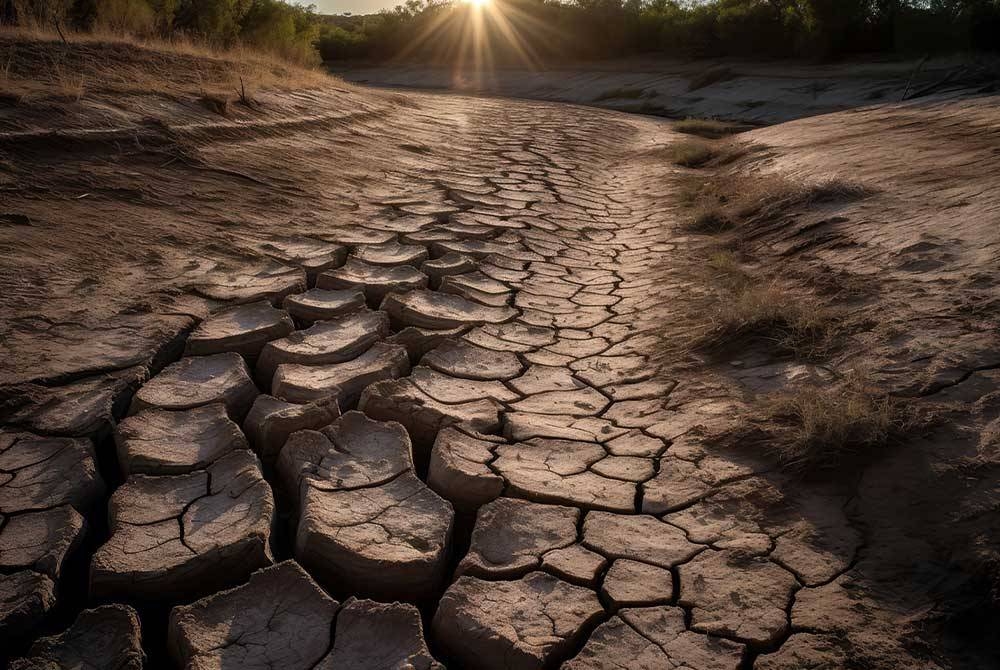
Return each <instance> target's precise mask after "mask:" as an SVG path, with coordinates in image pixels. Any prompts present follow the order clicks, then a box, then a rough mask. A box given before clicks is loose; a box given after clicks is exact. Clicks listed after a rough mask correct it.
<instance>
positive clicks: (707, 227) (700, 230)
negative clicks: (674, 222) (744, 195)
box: [681, 209, 736, 235]
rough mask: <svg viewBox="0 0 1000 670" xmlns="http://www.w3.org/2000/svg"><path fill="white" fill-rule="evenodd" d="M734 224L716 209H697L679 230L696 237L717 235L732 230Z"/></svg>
mask: <svg viewBox="0 0 1000 670" xmlns="http://www.w3.org/2000/svg"><path fill="white" fill-rule="evenodd" d="M735 226H736V224H735V223H734V222H733V220H732V219H731V218H729V217H728V216H726V215H725V214H724V213H723V212H721V211H720V210H718V209H699V210H698V211H697V213H696V214H695V215H694V216H693V217H692V218H691V219H690V220H689V221H687V222H686V223H684V224H683V225H682V226H681V228H682V229H683V230H684V231H686V232H689V233H696V234H698V235H719V234H721V233H725V232H728V231H730V230H732V229H733V228H734V227H735Z"/></svg>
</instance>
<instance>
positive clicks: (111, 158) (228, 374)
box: [0, 87, 986, 670]
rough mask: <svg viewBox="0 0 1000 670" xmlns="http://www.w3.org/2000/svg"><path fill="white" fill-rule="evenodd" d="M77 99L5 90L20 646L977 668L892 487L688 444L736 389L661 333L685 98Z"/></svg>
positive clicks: (506, 661)
mask: <svg viewBox="0 0 1000 670" xmlns="http://www.w3.org/2000/svg"><path fill="white" fill-rule="evenodd" d="M95 100H96V101H91V102H87V101H83V102H79V103H75V104H77V105H79V108H78V109H76V110H74V114H75V116H74V118H75V119H77V121H75V122H74V123H76V124H77V125H79V126H80V128H76V129H73V128H69V129H66V128H63V130H62V132H63V135H61V137H65V138H66V139H65V141H64V142H62V143H60V142H56V140H55V136H54V135H52V134H47V133H49V130H50V129H49V128H48V127H47V126H46V117H45V116H44V114H43V113H42V112H41V111H37V112H31V113H28V112H25V114H24V115H23V116H21V117H12V116H11V115H9V114H7V113H5V116H4V117H3V119H2V122H3V128H4V130H5V135H4V138H5V139H4V144H3V152H4V154H3V156H4V162H3V167H2V180H3V186H4V191H5V202H4V204H3V212H4V213H6V214H17V215H19V216H20V217H24V218H16V217H13V218H12V217H8V218H6V219H4V221H6V222H5V223H2V224H0V249H2V251H0V263H2V266H0V278H2V281H3V287H4V290H3V295H2V296H0V305H2V309H3V312H4V322H3V326H2V339H0V359H2V360H3V365H2V372H0V387H2V400H3V407H2V409H3V415H2V418H3V422H4V424H5V425H4V427H3V428H2V432H0V639H2V640H3V644H2V645H0V657H2V656H4V655H9V656H10V657H11V658H14V657H22V656H23V657H25V658H23V659H22V660H18V661H15V662H14V663H13V664H12V666H11V667H16V668H22V667H24V668H27V667H50V666H49V665H42V664H44V663H46V662H49V663H52V664H53V665H52V667H77V666H73V665H69V664H71V663H72V662H73V661H72V660H67V661H60V660H58V659H73V658H77V657H79V656H80V654H84V655H85V656H88V657H89V658H87V662H88V663H90V665H88V666H87V667H101V668H104V667H107V668H111V667H114V668H138V667H142V664H143V662H145V664H146V666H147V667H178V668H180V667H186V668H198V669H203V668H204V669H208V668H218V669H227V670H235V669H236V668H271V669H274V670H279V669H280V670H297V669H299V668H301V669H308V668H316V669H320V668H372V669H374V668H380V669H384V668H399V669H403V668H408V669H412V668H418V669H429V668H440V667H443V666H444V665H446V666H447V667H449V668H453V669H456V670H457V669H460V668H465V669H470V670H471V669H476V670H479V669H483V670H490V669H494V668H496V669H498V670H520V669H524V670H533V669H537V670H541V669H543V668H556V667H565V668H568V669H569V668H572V669H573V670H581V669H594V670H596V669H601V670H604V669H624V668H629V669H633V668H642V669H650V670H653V669H656V670H660V669H664V668H678V669H681V668H683V669H685V670H716V669H718V670H723V669H728V670H739V669H746V668H752V667H756V668H767V669H779V668H780V669H785V670H800V669H802V668H817V669H818V668H842V667H843V668H847V667H851V668H858V667H861V668H902V667H907V668H927V669H930V668H943V667H960V666H958V665H954V666H953V665H952V663H953V661H954V659H955V658H965V657H964V656H962V654H961V651H962V650H959V651H956V650H955V649H954V648H951V647H947V646H946V645H945V644H944V643H943V642H940V640H941V639H943V637H941V638H938V637H935V635H936V633H934V632H931V633H927V637H924V638H923V639H920V636H919V635H918V632H919V631H920V630H922V628H921V621H922V619H921V610H920V608H921V607H924V606H926V604H927V602H929V601H928V599H927V598H928V596H926V595H924V596H922V597H924V598H925V599H924V600H923V601H920V600H919V598H918V599H917V601H916V602H913V598H911V599H910V600H907V599H906V598H902V597H901V596H900V593H902V592H903V591H905V589H903V588H902V587H900V586H899V577H900V575H899V574H898V573H896V574H895V575H894V578H895V579H896V581H893V580H892V579H890V578H888V577H886V576H885V573H887V572H888V571H889V570H888V568H885V566H887V565H890V564H889V563H887V562H885V561H883V560H882V559H881V557H880V554H879V553H878V552H867V551H866V550H867V548H868V547H869V546H870V544H871V529H870V528H868V527H866V526H865V524H863V523H859V522H858V520H857V517H856V514H855V513H854V510H855V509H856V507H857V502H858V501H857V497H858V496H862V497H863V496H866V495H867V496H880V495H884V496H889V497H891V495H892V493H891V492H880V491H879V490H878V480H873V482H872V483H871V486H870V487H869V488H868V489H865V490H864V491H863V492H862V493H861V494H858V496H856V495H855V494H853V493H851V492H845V491H843V490H841V489H839V488H837V487H832V486H831V487H823V486H817V485H805V484H802V483H801V482H799V481H798V480H796V479H794V478H791V477H789V476H787V475H785V474H782V473H781V472H778V471H776V470H775V468H774V466H773V464H771V463H769V462H768V461H765V460H759V459H755V458H754V457H753V455H752V454H751V453H742V452H739V451H736V452H729V451H720V450H713V449H711V448H709V447H707V446H705V445H703V444H702V443H701V442H700V440H699V439H698V437H699V435H700V434H701V430H702V428H703V427H704V426H706V425H709V426H710V425H714V424H716V423H718V422H720V421H726V420H730V419H732V418H734V415H735V412H736V407H737V402H738V397H737V395H736V394H734V393H733V392H732V390H731V387H730V386H728V385H727V384H726V383H724V382H721V381H719V380H718V379H717V377H716V373H715V372H713V371H710V370H700V371H699V370H692V368H691V367H690V366H680V365H675V363H678V362H677V361H670V360H666V361H665V360H664V358H663V351H664V350H665V349H664V347H663V346H662V338H663V337H664V335H666V336H667V337H669V335H670V332H671V327H672V323H673V322H674V321H675V320H676V319H677V318H678V315H677V313H676V312H675V311H674V310H673V309H672V305H676V304H679V303H680V302H683V301H684V300H685V299H686V296H688V295H689V294H690V292H691V291H692V290H696V289H693V288H692V284H691V283H690V281H688V280H686V279H685V278H684V277H683V272H682V270H683V267H684V265H685V263H686V260H685V259H686V258H687V257H688V256H689V255H690V254H691V251H692V249H693V245H695V244H696V241H695V240H693V239H692V238H690V237H687V236H685V235H684V234H682V233H681V232H679V231H678V228H677V220H678V213H677V211H676V208H675V206H674V204H673V200H672V199H671V198H670V197H669V191H670V189H671V188H673V186H672V183H673V181H672V180H673V178H674V176H675V174H676V168H674V167H673V166H670V165H666V164H664V162H663V161H662V160H656V159H655V158H654V157H653V156H652V155H651V154H650V150H651V149H654V148H657V147H661V146H663V145H665V144H669V143H671V142H676V141H678V137H679V136H678V135H676V134H675V133H674V132H673V131H672V130H670V127H669V124H666V123H664V122H662V121H660V120H655V119H647V118H642V117H633V116H627V115H624V114H618V113H613V112H607V111H601V110H596V109H587V108H582V107H575V106H568V105H562V104H558V103H543V102H529V101H511V100H502V99H485V98H474V97H462V96H458V95H443V94H442V95H435V94H418V93H407V94H384V93H375V92H366V91H362V90H358V89H354V88H346V87H345V88H340V89H334V90H331V91H327V92H316V93H309V92H302V93H296V94H283V95H273V96H262V105H263V108H262V109H263V110H266V111H261V110H257V111H254V112H252V113H251V112H240V113H239V114H240V115H241V116H240V117H239V118H237V119H235V120H233V119H229V120H220V119H219V118H218V117H213V116H212V115H211V114H209V113H207V112H205V111H204V110H202V109H200V108H198V107H197V106H196V105H193V104H188V103H183V102H177V101H171V102H164V101H162V100H159V99H157V98H155V97H154V96H147V97H143V96H133V97H131V98H127V99H125V100H121V101H119V106H118V108H117V109H115V110H114V111H111V109H110V108H103V109H102V108H101V104H102V103H100V102H99V100H100V99H99V98H95ZM156 105H162V107H161V108H160V111H159V112H158V113H157V116H158V117H159V118H160V119H161V121H160V122H159V123H158V124H150V123H149V122H148V119H147V116H148V115H149V114H152V113H153V110H154V108H155V107H156ZM32 115H33V116H32ZM290 119H291V120H290ZM88 123H89V124H90V127H92V128H96V129H99V130H102V131H103V132H104V136H105V137H110V138H112V139H111V140H107V139H97V140H94V139H92V138H88V137H84V136H83V133H82V132H80V133H77V134H74V130H76V131H82V129H86V128H85V126H86V124H88ZM66 133H68V134H66ZM15 221H17V222H20V223H14V222H15ZM25 222H27V223H25ZM672 259H676V263H673V262H672ZM665 266H667V269H666V270H665V269H664V268H665ZM671 267H673V268H674V269H671ZM126 417H127V418H126ZM984 495H986V494H985V492H984ZM882 499H883V500H884V499H885V498H882ZM852 504H853V505H854V507H852ZM909 540H910V541H913V538H912V537H910V538H909ZM883 568H884V569H883ZM880 570H881V571H880ZM914 579H918V578H917V577H914ZM907 593H909V592H907ZM920 593H923V592H922V591H921V592H920ZM392 603H396V604H392ZM81 611H82V613H81ZM136 613H138V616H137V614H136ZM140 621H141V636H140ZM140 637H141V642H140ZM81 645H84V647H81ZM81 648H85V649H86V651H83V652H81V651H80V650H81ZM143 653H145V661H143ZM53 658H55V659H57V660H55V661H52V660H51V659H53ZM33 663H35V664H33ZM61 663H64V664H61ZM961 667H974V666H973V665H965V666H961ZM983 667H986V666H985V665H984V666H983Z"/></svg>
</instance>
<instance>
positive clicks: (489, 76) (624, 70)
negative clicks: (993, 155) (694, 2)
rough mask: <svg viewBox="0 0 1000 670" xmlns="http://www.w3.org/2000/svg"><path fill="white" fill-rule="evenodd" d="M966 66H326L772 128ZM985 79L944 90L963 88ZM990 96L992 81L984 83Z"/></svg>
mask: <svg viewBox="0 0 1000 670" xmlns="http://www.w3.org/2000/svg"><path fill="white" fill-rule="evenodd" d="M964 63H965V62H964V61H963V60H962V59H960V58H937V59H931V60H928V61H925V62H923V63H920V62H919V61H906V60H903V61H886V62H881V63H870V62H853V63H852V62H848V63H840V64H824V65H815V64H808V63H788V62H761V63H752V62H745V61H727V60H719V61H693V62H692V61H683V62H681V61H669V60H667V61H663V60H659V61H643V60H635V61H628V60H626V61H613V62H597V63H582V64H579V65H568V66H565V67H558V68H543V69H538V70H527V69H524V70H519V69H514V68H511V69H501V70H497V71H496V72H485V73H484V72H466V71H462V70H454V69H448V68H443V67H433V66H423V65H397V64H393V65H390V66H384V67H382V66H364V65H339V64H334V65H332V66H331V67H332V69H333V71H334V72H335V73H336V74H337V75H338V76H341V77H343V78H344V79H345V80H347V81H352V82H356V83H362V84H368V85H373V86H384V87H401V88H425V89H426V88H430V89H444V90H452V91H461V92H465V93H484V94H489V95H500V96H505V97H514V98H529V99H535V100H557V101H561V102H573V103H579V104H584V105H596V106H598V107H606V108H608V109H618V110H622V111H628V112H638V113H642V114H651V115H656V116H666V117H670V118H685V117H693V118H719V119H726V120H732V121H742V122H748V123H759V124H773V123H783V122H785V121H791V120H794V119H800V118H803V117H806V116H814V115H817V114H827V113H830V112H836V111H840V110H847V109H855V108H858V107H865V106H869V105H880V104H884V103H892V102H898V101H900V100H902V99H903V97H904V96H910V95H912V94H913V93H915V92H917V91H920V90H922V89H923V88H925V87H927V86H931V85H933V84H935V83H937V82H940V81H941V80H942V79H944V78H945V77H946V76H947V75H948V74H949V72H951V71H952V70H953V69H954V68H956V67H957V66H959V65H962V64H964ZM990 86H991V84H990V83H989V82H982V83H979V84H970V83H969V82H964V83H963V82H962V81H961V80H958V81H954V82H953V83H952V84H950V85H948V86H946V87H945V89H946V90H949V91H963V92H970V91H975V90H978V89H981V88H984V87H986V88H989V87H990ZM992 86H993V87H994V88H993V90H995V83H993V84H992Z"/></svg>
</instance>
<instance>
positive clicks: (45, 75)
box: [0, 28, 331, 101]
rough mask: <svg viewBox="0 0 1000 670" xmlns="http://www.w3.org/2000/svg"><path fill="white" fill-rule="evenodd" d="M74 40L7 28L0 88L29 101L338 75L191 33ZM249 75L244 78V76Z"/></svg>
mask: <svg viewBox="0 0 1000 670" xmlns="http://www.w3.org/2000/svg"><path fill="white" fill-rule="evenodd" d="M66 37H67V40H68V43H67V44H63V42H62V40H61V39H60V38H59V37H58V36H56V35H53V34H49V33H46V32H44V31H41V30H38V29H33V30H29V29H22V28H2V29H0V63H2V64H3V70H2V72H0V95H3V96H4V97H6V98H8V99H13V100H19V101H30V100H36V99H44V98H67V97H71V98H75V99H79V98H80V97H82V96H83V95H84V94H85V93H86V94H87V95H89V94H99V93H109V94H161V95H168V96H175V95H194V96H196V97H199V98H201V97H213V98H220V97H224V98H235V97H237V96H238V92H241V91H243V90H244V88H245V90H246V91H247V94H248V95H249V96H251V97H252V96H253V94H254V93H255V92H257V91H260V90H265V89H275V90H293V89H302V88H316V87H321V86H325V85H329V83H330V82H331V78H330V77H329V76H328V75H326V74H324V73H323V72H321V71H320V70H318V69H310V68H306V67H302V66H300V65H296V64H294V63H290V62H287V61H284V60H282V59H281V58H279V57H277V56H272V55H269V54H266V53H261V52H257V51H252V50H249V49H243V48H234V49H227V50H219V49H213V48H210V47H208V46H206V45H202V44H198V43H196V42H193V41H190V40H186V39H175V40H172V41H169V42H168V41H163V40H145V39H140V38H134V37H128V36H123V35H119V34H95V33H67V34H66ZM241 81H242V84H241Z"/></svg>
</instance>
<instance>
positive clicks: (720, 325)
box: [691, 251, 842, 360]
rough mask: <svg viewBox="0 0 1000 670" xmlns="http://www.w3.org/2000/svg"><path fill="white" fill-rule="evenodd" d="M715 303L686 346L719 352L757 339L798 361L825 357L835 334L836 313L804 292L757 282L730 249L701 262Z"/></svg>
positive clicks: (838, 328)
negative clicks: (714, 295) (714, 293)
mask: <svg viewBox="0 0 1000 670" xmlns="http://www.w3.org/2000/svg"><path fill="white" fill-rule="evenodd" d="M705 270H706V272H707V273H708V274H710V280H709V283H710V284H711V285H713V286H714V287H715V289H716V293H717V296H716V299H715V300H714V301H713V304H712V305H711V307H709V308H708V311H707V315H706V318H705V319H704V320H703V321H702V323H701V325H700V327H698V328H696V329H695V331H694V334H693V336H692V341H691V348H692V349H694V350H698V351H703V352H706V353H709V354H720V353H722V352H725V351H731V350H732V349H734V348H738V347H743V346H746V345H747V344H749V343H751V342H753V341H758V342H764V343H766V344H767V346H768V348H769V349H771V350H776V351H778V352H780V353H787V354H792V355H794V356H795V357H796V358H797V359H801V360H817V359H820V358H823V357H824V356H826V355H828V354H829V352H830V351H831V350H832V349H833V348H834V346H835V343H836V342H837V339H838V335H839V334H840V332H841V329H842V326H841V319H840V314H839V313H838V312H837V311H836V310H833V309H831V308H829V307H827V306H826V305H824V304H823V303H822V302H821V301H820V300H819V299H817V298H816V297H815V296H813V295H812V294H809V293H797V292H792V291H791V290H789V289H786V288H783V287H781V286H779V285H778V284H777V283H773V282H772V283H766V284H765V283H760V282H758V281H755V278H754V277H753V276H752V275H751V274H750V273H749V272H747V271H746V270H745V269H744V268H743V266H742V264H741V263H740V262H739V259H738V258H737V256H736V254H734V253H733V252H731V251H717V252H716V253H714V254H712V256H710V257H709V258H708V260H707V262H706V264H705Z"/></svg>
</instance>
